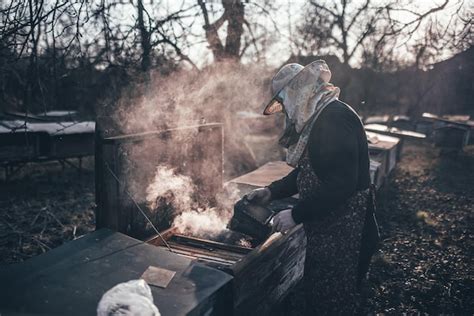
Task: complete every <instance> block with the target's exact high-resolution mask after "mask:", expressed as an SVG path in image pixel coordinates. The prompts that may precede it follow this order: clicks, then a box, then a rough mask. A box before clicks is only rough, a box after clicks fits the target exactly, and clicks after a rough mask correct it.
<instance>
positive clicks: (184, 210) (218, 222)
mask: <svg viewBox="0 0 474 316" xmlns="http://www.w3.org/2000/svg"><path fill="white" fill-rule="evenodd" d="M195 190H196V187H195V185H194V183H193V181H192V179H191V178H190V177H187V176H184V175H182V174H177V173H176V172H175V170H174V169H171V168H169V167H167V166H158V167H157V168H156V172H155V176H154V178H153V181H152V182H151V183H150V184H149V185H148V187H147V189H146V200H147V203H148V206H149V209H150V210H151V211H152V212H159V207H160V203H159V202H160V201H162V200H163V199H166V200H167V203H169V204H171V207H172V208H173V209H174V213H175V214H177V216H176V217H175V218H174V220H173V223H172V225H171V226H172V227H176V228H177V230H178V232H179V233H181V234H185V235H191V236H195V237H213V236H217V235H219V234H221V233H222V232H224V231H225V230H226V229H227V228H226V226H227V223H228V222H229V220H230V217H231V214H232V213H231V212H230V211H229V210H228V209H225V206H224V205H220V206H221V208H220V207H209V206H204V207H203V206H199V203H198V202H197V201H195V200H194V196H195ZM229 198H231V197H227V199H225V200H226V201H231V200H230V199H229ZM228 203H232V202H228Z"/></svg>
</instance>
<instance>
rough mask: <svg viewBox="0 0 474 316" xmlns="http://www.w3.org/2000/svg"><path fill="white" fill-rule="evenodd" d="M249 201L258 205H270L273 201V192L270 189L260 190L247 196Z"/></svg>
mask: <svg viewBox="0 0 474 316" xmlns="http://www.w3.org/2000/svg"><path fill="white" fill-rule="evenodd" d="M247 200H249V201H250V202H252V203H254V204H258V205H262V206H265V205H268V204H269V203H270V201H271V200H272V192H271V191H270V189H269V188H259V189H255V190H253V191H251V192H250V193H249V194H247Z"/></svg>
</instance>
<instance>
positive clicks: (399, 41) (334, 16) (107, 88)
mask: <svg viewBox="0 0 474 316" xmlns="http://www.w3.org/2000/svg"><path fill="white" fill-rule="evenodd" d="M285 3H286V2H284V1H282V2H281V3H280V2H278V1H268V0H220V1H217V0H215V1H204V0H183V1H164V0H146V1H145V0H90V1H86V0H77V1H66V0H23V1H20V0H10V1H4V2H2V3H1V4H0V104H1V105H2V106H1V108H2V109H15V110H22V111H30V112H38V111H43V110H51V109H54V108H66V109H78V110H80V111H81V112H83V113H88V114H90V115H93V114H94V111H95V110H94V108H95V107H96V105H97V104H98V103H99V102H105V101H104V100H107V102H114V99H116V98H117V97H118V96H119V95H120V91H121V90H122V89H123V88H124V87H126V86H127V85H129V84H130V83H131V82H137V81H139V82H143V83H145V84H146V82H147V81H149V80H150V75H151V74H152V73H160V74H163V75H166V74H169V73H172V72H173V71H175V70H177V69H181V68H190V69H191V68H192V69H195V70H198V71H199V69H200V68H202V67H205V66H206V65H209V64H212V63H219V62H222V61H226V62H232V63H239V62H244V63H250V62H258V63H261V64H265V63H266V62H268V60H267V58H268V57H266V56H267V53H268V52H269V51H270V50H271V49H272V47H273V46H272V45H274V44H278V42H279V41H280V40H281V39H283V38H289V41H288V43H290V44H289V45H288V51H291V53H292V54H293V55H294V56H302V55H310V56H313V55H328V54H330V55H336V56H337V57H338V58H339V60H340V61H341V63H342V64H343V65H344V66H349V65H354V64H358V65H360V67H362V68H369V69H371V70H373V71H376V72H393V71H397V70H400V69H402V68H407V67H416V68H420V69H421V68H424V67H425V68H426V67H429V65H430V64H432V63H433V62H435V61H437V60H439V55H440V53H441V52H442V53H443V54H444V55H448V57H449V55H454V54H455V53H458V52H461V51H464V50H466V49H468V48H469V47H471V46H472V43H473V35H472V10H470V9H472V8H470V7H469V4H465V3H464V2H463V1H460V0H443V1H442V2H437V3H433V4H431V5H430V6H429V7H428V8H425V9H423V10H421V9H412V7H410V6H408V5H407V3H408V1H395V0H381V1H375V0H372V1H371V0H364V1H350V0H337V1H324V0H315V1H308V2H307V3H306V4H305V5H304V6H303V10H304V11H303V12H304V13H303V14H302V16H303V19H302V20H293V21H292V22H291V23H289V24H288V28H289V32H288V31H287V30H284V29H283V28H285V27H287V26H283V25H284V24H283V23H282V21H280V20H281V16H285V14H284V11H285V9H288V8H289V6H290V5H291V1H290V2H288V3H289V5H285ZM447 8H451V11H449V12H450V16H449V17H447V18H446V21H444V22H440V21H438V20H436V19H435V18H433V16H434V15H435V14H436V13H439V12H444V10H447ZM453 8H454V9H453ZM282 12H283V13H282ZM402 15H403V16H406V18H404V19H400V16H402ZM289 18H291V17H289ZM419 32H424V34H425V36H422V37H418V38H417V39H416V40H415V39H413V38H414V34H415V33H417V34H419ZM202 43H206V47H207V48H206V49H207V50H206V51H204V52H202V54H200V55H196V54H194V55H192V56H190V52H191V51H193V50H195V49H196V47H198V46H199V45H201V46H200V47H202ZM403 45H405V46H407V51H409V52H411V55H410V56H411V57H410V58H408V57H405V58H404V57H403V56H397V55H396V54H393V53H392V52H393V50H394V48H396V47H400V46H403ZM196 56H198V57H196ZM200 59H205V60H200ZM354 61H357V62H356V63H355V62H354Z"/></svg>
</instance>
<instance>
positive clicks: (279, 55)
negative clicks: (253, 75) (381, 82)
mask: <svg viewBox="0 0 474 316" xmlns="http://www.w3.org/2000/svg"><path fill="white" fill-rule="evenodd" d="M155 1H156V0H155ZM162 1H163V2H162V3H163V4H164V7H165V8H166V10H169V11H173V10H176V8H177V5H179V3H180V1H176V0H162ZM385 1H386V0H373V1H372V3H373V4H374V5H381V4H383V3H384V2H385ZM219 2H220V1H217V0H214V1H209V0H208V1H207V6H208V7H211V6H214V8H219ZM250 2H254V1H252V0H250ZM257 2H258V1H257ZM270 2H271V3H272V5H273V6H275V7H276V8H278V10H275V11H272V12H271V14H270V16H269V15H266V14H260V15H259V16H258V17H255V16H252V12H251V11H250V10H252V6H251V5H250V4H247V5H246V10H247V11H246V14H247V13H250V16H249V19H250V20H252V21H254V22H258V23H261V24H262V25H263V26H264V28H267V29H269V30H270V31H272V30H273V31H274V30H275V28H274V23H273V21H276V22H277V24H278V32H279V33H280V36H278V37H277V38H275V39H269V41H271V42H272V44H271V46H270V48H269V49H268V51H267V55H266V56H265V58H264V60H265V63H267V64H269V65H270V66H279V65H281V63H282V62H284V61H285V60H287V59H288V58H289V57H290V55H291V53H292V43H291V40H290V39H291V37H294V36H296V35H295V33H296V31H295V24H296V23H298V22H299V21H301V19H302V15H303V13H304V9H305V5H307V3H308V1H303V0H274V1H270ZM363 2H365V0H353V3H354V6H357V5H358V4H359V3H360V4H361V3H363ZM472 2H473V1H472V0H467V5H468V6H470V7H472ZM185 3H189V4H190V5H192V4H194V3H195V0H189V1H185ZM406 3H407V4H406V6H405V8H407V9H409V10H414V11H417V12H425V11H427V10H429V9H430V8H432V7H435V6H437V5H441V4H442V3H444V0H418V1H406ZM458 6H459V0H450V2H449V3H448V5H447V7H446V8H445V9H444V10H443V11H440V12H438V13H435V14H434V15H433V16H432V18H434V19H436V20H437V21H439V22H440V23H442V24H446V23H448V22H449V19H450V17H451V15H452V14H453V13H454V12H455V10H456V9H457V8H458ZM254 8H255V7H254ZM249 11H250V12H249ZM288 12H289V13H290V14H288ZM218 16H219V14H217V15H216V16H215V17H214V19H215V18H217V17H218ZM414 17H415V16H414V15H412V14H410V13H408V12H399V13H395V14H394V18H396V19H398V20H400V21H402V22H408V21H411V20H412V19H414ZM214 19H213V18H211V22H212V21H213V20H214ZM202 23H203V22H202V18H198V20H197V23H195V24H194V25H193V33H195V34H196V35H198V36H197V37H196V38H195V39H194V41H195V42H194V44H193V45H192V46H191V48H190V49H188V55H189V57H190V58H191V59H192V60H193V61H194V62H195V63H196V64H197V65H198V66H203V65H205V64H206V63H209V62H211V61H212V54H211V53H210V51H209V49H208V48H207V43H206V42H203V41H202V39H203V38H204V31H203V29H202V25H203V24H202ZM425 23H426V22H425ZM223 29H224V28H223ZM223 29H222V30H221V33H222V32H223ZM422 29H423V27H420V31H419V32H418V33H415V34H414V36H413V38H412V39H411V42H414V41H416V40H417V39H419V38H420V36H422V35H423V34H422V33H421V30H422ZM254 32H255V31H254ZM256 32H257V33H258V30H256ZM269 33H270V32H269ZM222 35H223V38H224V36H225V34H224V33H223V34H222ZM409 43H410V42H409ZM251 53H252V51H251V50H249V54H251ZM334 53H335V54H337V52H334ZM394 53H397V54H402V55H403V54H406V47H403V46H400V47H397V48H396V50H395V52H394ZM442 54H447V55H446V56H443V57H440V59H445V58H448V57H450V56H449V53H446V52H443V53H442ZM243 62H254V60H253V59H252V58H249V57H248V56H244V57H243ZM352 65H353V66H359V64H358V60H354V61H353V62H352Z"/></svg>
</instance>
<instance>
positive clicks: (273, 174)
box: [229, 161, 293, 187]
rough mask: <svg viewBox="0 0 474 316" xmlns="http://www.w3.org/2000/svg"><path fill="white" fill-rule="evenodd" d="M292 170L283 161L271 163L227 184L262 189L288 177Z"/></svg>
mask: <svg viewBox="0 0 474 316" xmlns="http://www.w3.org/2000/svg"><path fill="white" fill-rule="evenodd" d="M292 170H293V168H292V167H291V166H289V165H288V164H287V163H286V162H284V161H271V162H268V163H266V164H265V165H263V166H261V167H259V168H258V169H256V170H254V171H252V172H249V173H246V174H244V175H242V176H240V177H237V178H235V179H232V180H230V181H229V183H238V184H247V185H251V186H256V187H264V186H267V185H269V184H270V183H272V182H273V181H276V180H279V179H281V178H283V177H284V176H286V175H288V174H289V173H290V172H291V171H292Z"/></svg>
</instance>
